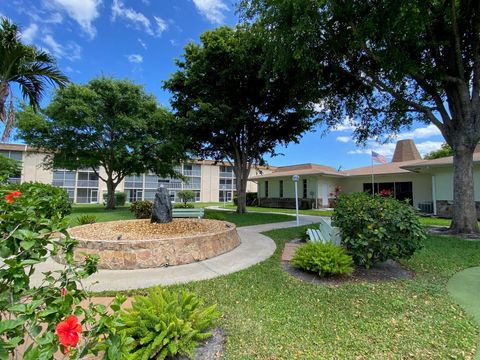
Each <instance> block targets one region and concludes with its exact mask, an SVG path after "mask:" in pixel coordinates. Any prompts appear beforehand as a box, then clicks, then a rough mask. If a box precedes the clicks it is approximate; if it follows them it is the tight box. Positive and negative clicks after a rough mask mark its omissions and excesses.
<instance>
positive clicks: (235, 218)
mask: <svg viewBox="0 0 480 360" xmlns="http://www.w3.org/2000/svg"><path fill="white" fill-rule="evenodd" d="M83 215H94V216H95V217H96V218H97V222H103V221H114V220H130V219H134V216H133V214H132V213H131V212H130V210H129V206H120V207H118V208H117V209H115V210H105V208H104V207H103V206H102V205H97V204H95V205H75V206H74V207H73V211H72V214H71V215H69V216H68V218H69V219H70V224H71V225H72V226H75V225H77V224H78V222H77V218H78V217H80V216H83ZM205 218H207V219H219V220H224V221H230V222H232V223H234V224H235V225H237V226H248V225H258V224H266V223H274V222H282V221H292V220H293V218H292V217H291V216H289V215H281V214H253V213H250V214H244V215H238V214H236V213H234V212H230V211H221V210H205Z"/></svg>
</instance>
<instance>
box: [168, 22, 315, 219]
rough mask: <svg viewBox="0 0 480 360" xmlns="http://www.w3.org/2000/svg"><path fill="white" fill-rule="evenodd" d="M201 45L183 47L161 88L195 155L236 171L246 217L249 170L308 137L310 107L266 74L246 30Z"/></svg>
mask: <svg viewBox="0 0 480 360" xmlns="http://www.w3.org/2000/svg"><path fill="white" fill-rule="evenodd" d="M200 40H201V44H194V43H190V44H188V45H187V46H186V47H185V52H184V54H183V59H181V60H177V62H176V65H177V67H178V70H177V71H176V72H175V73H174V74H173V75H172V76H171V78H170V79H169V80H168V81H166V82H165V85H164V87H165V89H167V90H169V91H170V92H171V93H172V95H173V96H172V100H171V104H172V107H173V109H174V110H175V115H176V116H177V126H178V128H179V130H178V133H181V134H184V135H186V137H187V138H186V140H185V143H187V144H188V145H189V148H190V150H191V151H192V153H194V154H196V155H197V156H199V157H205V158H213V159H215V160H218V161H223V160H225V161H228V162H230V163H231V164H232V165H233V166H234V173H235V176H236V184H237V192H238V200H239V201H238V208H237V211H238V212H241V213H242V212H245V211H246V205H245V193H246V185H247V180H248V176H249V173H250V168H251V166H253V165H254V164H261V163H263V160H264V156H265V154H270V155H272V156H274V155H276V146H277V145H286V144H288V143H289V142H292V141H293V142H297V141H298V139H299V138H300V137H301V134H302V133H303V132H305V131H307V130H310V129H311V128H312V126H313V125H314V123H315V121H314V119H313V118H312V116H311V115H312V110H313V105H312V104H311V103H310V102H304V101H302V100H301V99H299V98H295V96H294V93H293V92H291V91H290V86H289V84H288V83H287V82H286V79H287V78H286V77H285V76H284V74H280V73H274V72H266V71H263V67H264V60H265V52H264V49H263V43H262V39H261V38H259V37H257V36H256V34H255V32H254V31H252V30H251V29H250V28H249V27H237V28H235V29H232V28H229V27H225V26H224V27H220V28H218V29H215V30H212V31H207V32H205V33H203V34H202V35H201V37H200ZM293 72H294V69H292V70H291V71H290V72H289V74H291V73H293Z"/></svg>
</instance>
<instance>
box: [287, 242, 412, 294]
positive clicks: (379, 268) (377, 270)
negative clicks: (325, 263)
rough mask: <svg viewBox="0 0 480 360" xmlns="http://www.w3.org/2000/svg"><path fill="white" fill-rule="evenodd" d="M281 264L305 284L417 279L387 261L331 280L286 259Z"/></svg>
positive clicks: (394, 262) (404, 269) (408, 271)
mask: <svg viewBox="0 0 480 360" xmlns="http://www.w3.org/2000/svg"><path fill="white" fill-rule="evenodd" d="M299 243H300V241H299V240H298V239H296V240H293V241H292V242H290V243H287V244H285V246H286V249H288V246H287V245H289V244H291V245H294V244H295V245H297V244H299ZM291 245H290V246H291ZM281 264H282V268H283V270H285V271H286V272H287V273H289V274H290V275H292V276H294V277H296V278H297V279H299V280H301V281H304V282H309V283H312V284H320V285H339V284H343V283H365V282H375V281H391V280H408V279H413V278H414V277H415V273H414V272H413V271H411V270H409V269H407V268H405V267H403V266H402V265H400V264H399V263H398V262H396V261H393V260H387V261H385V262H384V263H381V264H376V265H375V266H373V267H372V268H370V269H364V268H356V269H355V270H354V271H353V273H352V275H351V276H337V277H329V278H322V277H320V276H318V274H315V273H310V272H306V271H303V270H301V269H298V268H296V267H294V266H292V265H290V262H289V261H286V260H285V259H282V261H281Z"/></svg>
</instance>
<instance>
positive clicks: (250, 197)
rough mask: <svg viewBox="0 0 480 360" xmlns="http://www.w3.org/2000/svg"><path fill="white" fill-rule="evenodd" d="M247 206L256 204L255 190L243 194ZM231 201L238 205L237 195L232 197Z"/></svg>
mask: <svg viewBox="0 0 480 360" xmlns="http://www.w3.org/2000/svg"><path fill="white" fill-rule="evenodd" d="M245 196H246V202H247V206H257V205H258V195H257V193H256V192H247V193H246V194H245ZM233 203H234V204H235V205H238V197H237V196H236V195H235V196H234V197H233Z"/></svg>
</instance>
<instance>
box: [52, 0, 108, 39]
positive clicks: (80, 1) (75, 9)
mask: <svg viewBox="0 0 480 360" xmlns="http://www.w3.org/2000/svg"><path fill="white" fill-rule="evenodd" d="M101 3H102V0H52V1H51V2H48V4H49V6H57V7H60V8H61V9H62V10H63V11H65V12H66V13H67V14H68V16H70V17H71V18H72V19H74V20H75V21H76V22H77V23H78V24H79V25H80V26H81V27H82V29H83V31H85V32H86V33H87V34H88V35H89V36H90V38H94V37H95V35H96V33H97V30H96V29H95V27H94V26H93V25H92V23H93V21H94V20H95V19H96V18H97V17H98V16H99V11H98V8H99V6H100V5H101Z"/></svg>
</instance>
